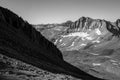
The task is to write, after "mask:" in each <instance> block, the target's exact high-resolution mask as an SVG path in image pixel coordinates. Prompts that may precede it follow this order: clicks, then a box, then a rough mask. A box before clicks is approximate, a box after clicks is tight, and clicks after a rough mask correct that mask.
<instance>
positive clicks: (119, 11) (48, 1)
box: [0, 0, 120, 24]
mask: <svg viewBox="0 0 120 80" xmlns="http://www.w3.org/2000/svg"><path fill="white" fill-rule="evenodd" d="M0 6H3V7H5V8H8V9H10V10H12V11H13V12H15V13H16V14H18V15H19V16H21V17H22V18H23V19H24V20H27V21H28V22H29V23H31V24H41V23H44V24H46V23H61V22H65V21H67V20H72V21H75V20H77V19H79V18H80V17H82V16H86V17H91V18H94V19H96V18H99V19H106V20H110V21H115V20H116V19H118V18H120V0H0Z"/></svg>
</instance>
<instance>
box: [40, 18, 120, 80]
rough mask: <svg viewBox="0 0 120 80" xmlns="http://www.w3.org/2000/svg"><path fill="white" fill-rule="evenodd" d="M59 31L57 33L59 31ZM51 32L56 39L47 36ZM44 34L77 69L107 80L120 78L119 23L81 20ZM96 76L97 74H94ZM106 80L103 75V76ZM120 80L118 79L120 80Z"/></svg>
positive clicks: (88, 19)
mask: <svg viewBox="0 0 120 80" xmlns="http://www.w3.org/2000/svg"><path fill="white" fill-rule="evenodd" d="M57 28H58V29H59V30H58V29H57ZM48 31H49V32H50V33H52V35H53V36H49V38H48V36H47V33H48ZM41 33H42V34H43V35H44V36H45V37H46V38H47V39H48V40H49V41H51V42H53V43H54V44H55V45H56V46H57V47H58V48H59V50H61V51H62V54H63V57H64V60H66V61H67V62H69V63H71V64H73V65H75V66H76V67H78V68H80V67H83V66H84V68H85V67H87V68H86V69H85V70H87V71H88V72H90V73H91V74H92V71H91V70H93V71H94V70H95V71H96V72H98V73H100V74H102V73H103V74H106V76H105V77H107V76H110V75H113V74H114V76H111V79H113V77H116V76H118V77H119V74H120V67H119V66H120V55H119V51H120V49H119V48H120V38H119V35H120V20H119V19H118V20H116V22H110V21H106V20H101V19H92V18H89V17H81V18H80V19H78V20H76V21H75V22H70V24H69V25H68V24H67V25H64V26H63V25H62V24H57V25H56V26H55V27H53V28H49V29H47V28H46V29H45V30H43V31H41ZM93 74H94V73H93ZM102 76H103V75H102ZM118 80H119V79H118Z"/></svg>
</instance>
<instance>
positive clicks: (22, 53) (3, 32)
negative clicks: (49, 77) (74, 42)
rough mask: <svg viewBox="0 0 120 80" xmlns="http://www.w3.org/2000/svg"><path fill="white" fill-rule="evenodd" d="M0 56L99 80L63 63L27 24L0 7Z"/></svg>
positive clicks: (58, 71)
mask: <svg viewBox="0 0 120 80" xmlns="http://www.w3.org/2000/svg"><path fill="white" fill-rule="evenodd" d="M0 54H3V55H6V56H8V57H11V58H15V59H18V60H21V61H23V62H26V63H29V64H31V65H34V66H36V67H38V68H42V69H45V70H48V71H51V72H54V73H64V74H68V75H72V76H75V77H78V78H81V79H84V80H88V78H89V79H92V80H96V79H97V80H99V79H98V78H95V77H93V76H91V75H89V74H87V73H85V72H83V71H82V70H80V69H78V68H76V67H74V66H72V65H70V64H69V63H67V62H65V61H64V60H63V57H62V54H61V52H60V51H59V50H58V49H57V48H56V46H54V44H53V43H51V42H49V41H48V40H47V39H45V38H44V37H43V36H42V35H41V34H40V33H39V32H38V31H36V30H35V29H34V28H33V27H32V26H31V25H30V24H29V23H27V22H25V21H24V20H23V19H22V18H20V17H18V16H17V15H16V14H14V13H13V12H11V11H9V10H7V9H5V8H2V7H0Z"/></svg>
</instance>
